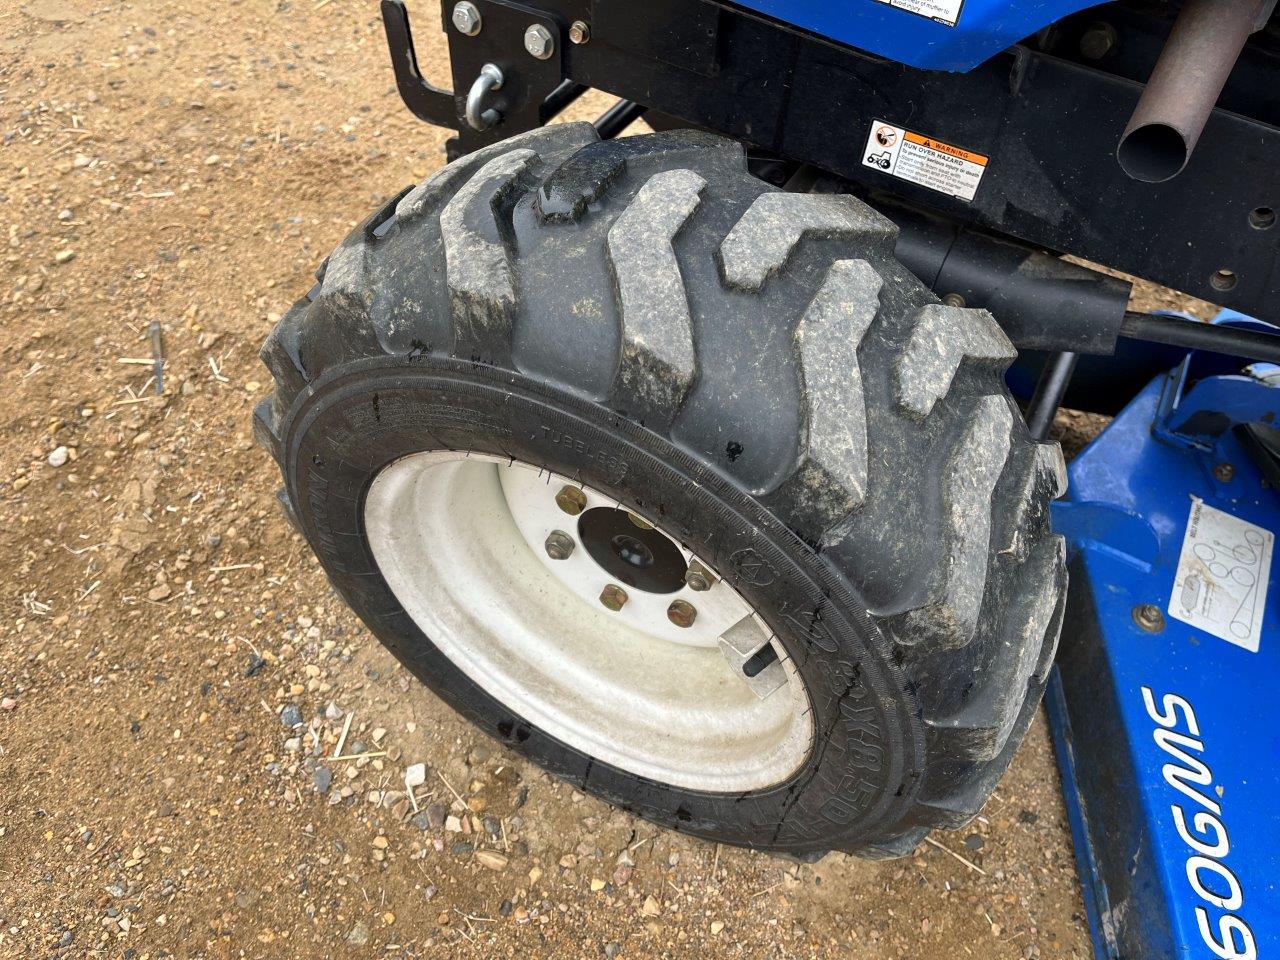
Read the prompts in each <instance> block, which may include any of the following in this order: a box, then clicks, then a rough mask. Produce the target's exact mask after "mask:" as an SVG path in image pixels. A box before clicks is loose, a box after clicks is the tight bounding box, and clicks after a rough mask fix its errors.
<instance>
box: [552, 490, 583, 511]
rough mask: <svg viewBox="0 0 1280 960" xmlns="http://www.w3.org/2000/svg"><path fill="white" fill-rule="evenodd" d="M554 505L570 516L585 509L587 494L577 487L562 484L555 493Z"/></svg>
mask: <svg viewBox="0 0 1280 960" xmlns="http://www.w3.org/2000/svg"><path fill="white" fill-rule="evenodd" d="M556 506H558V507H559V508H560V509H561V510H563V511H564V512H565V513H567V514H569V516H571V517H576V516H577V515H578V514H580V513H581V512H582V511H583V510H585V509H587V495H586V494H585V493H583V492H582V491H581V490H579V489H578V488H577V487H570V486H563V487H561V488H560V492H559V493H557V494H556Z"/></svg>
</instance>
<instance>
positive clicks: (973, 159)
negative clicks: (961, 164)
mask: <svg viewBox="0 0 1280 960" xmlns="http://www.w3.org/2000/svg"><path fill="white" fill-rule="evenodd" d="M905 139H906V140H908V141H910V142H911V143H918V144H919V145H920V146H922V147H926V148H927V149H929V150H938V151H941V152H942V153H949V154H951V156H953V157H959V158H960V159H961V160H968V161H969V162H970V163H976V164H977V165H978V166H980V167H985V166H986V165H987V158H986V157H984V156H983V155H982V154H980V153H973V152H971V151H969V150H961V149H960V148H959V147H953V146H952V145H951V144H949V143H943V142H942V141H941V140H934V139H933V138H932V137H922V136H920V134H918V133H912V132H911V131H910V130H908V131H907V133H906V137H905Z"/></svg>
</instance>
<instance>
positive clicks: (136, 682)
mask: <svg viewBox="0 0 1280 960" xmlns="http://www.w3.org/2000/svg"><path fill="white" fill-rule="evenodd" d="M414 13H415V14H416V19H417V21H418V22H419V30H418V32H419V44H420V48H421V52H422V55H423V60H424V63H426V64H427V65H428V66H429V69H430V72H431V73H432V74H433V75H435V76H437V77H439V78H440V79H441V80H443V79H444V78H445V76H446V71H445V70H443V69H442V68H441V66H440V61H441V58H442V57H443V55H444V53H443V51H444V47H443V42H442V40H441V38H440V37H439V36H438V34H437V31H436V29H435V27H434V25H435V24H436V23H438V22H439V21H438V10H437V8H436V7H435V6H434V4H431V3H427V2H418V3H416V4H415V5H414ZM600 105H601V101H600V100H599V99H596V100H595V101H594V102H592V103H586V104H583V105H581V113H583V114H584V115H590V114H591V113H592V112H593V110H594V109H598V108H599V107H600ZM0 132H2V134H3V149H2V150H0V218H2V219H3V223H4V228H5V235H6V238H7V243H8V248H7V250H6V253H5V258H4V264H3V271H2V274H0V276H2V281H3V282H2V284H0V317H3V322H2V326H0V351H2V352H3V358H4V362H3V365H2V367H0V376H2V377H3V395H0V557H2V558H3V559H0V605H2V606H3V610H4V614H5V615H4V617H3V619H2V621H0V630H3V641H2V643H0V697H3V699H2V700H0V956H2V957H49V956H58V957H81V956H93V957H98V956H102V957H122V958H139V960H145V958H158V957H169V956H173V957H193V958H195V957H208V958H230V957H342V956H367V957H372V956H391V957H427V956H437V957H454V956H457V957H470V956H495V957H514V956H534V957H543V956H545V957H596V956H603V957H610V958H612V957H623V958H640V957H685V956H692V955H695V954H697V955H702V956H711V957H738V956H743V957H747V956H750V957H850V958H862V957H866V958H871V957H876V958H881V957H913V958H922V960H942V958H947V960H952V958H956V957H970V956H973V957H982V958H984V960H985V958H1014V957H1035V956H1041V957H1047V958H1049V957H1051V958H1058V957H1062V958H1067V957H1078V958H1084V957H1086V956H1088V953H1089V950H1088V940H1087V931H1086V928H1085V926H1084V923H1083V921H1082V916H1081V914H1082V908H1081V903H1080V895H1079V890H1078V886H1077V883H1076V879H1075V873H1074V866H1073V861H1072V854H1071V847H1070V842H1069V836H1068V833H1067V829H1066V824H1065V817H1064V812H1063V807H1062V803H1061V801H1060V799H1059V793H1058V790H1059V786H1058V778H1057V773H1056V770H1055V768H1054V765H1053V759H1052V754H1051V750H1050V748H1049V743H1048V737H1047V733H1046V728H1045V725H1044V722H1043V720H1039V721H1037V723H1036V725H1035V727H1034V728H1033V730H1032V732H1031V735H1030V736H1029V738H1028V740H1027V743H1026V745H1025V747H1024V748H1023V750H1022V751H1021V753H1020V754H1019V756H1018V758H1017V760H1016V762H1015V763H1014V766H1013V769H1012V771H1011V772H1010V774H1009V776H1008V777H1007V778H1006V779H1005V781H1004V782H1003V783H1002V784H1001V786H1000V787H999V789H998V791H997V793H996V795H995V797H994V798H993V799H992V801H991V803H990V804H989V805H988V807H987V809H986V811H985V813H984V815H983V816H982V817H980V818H979V819H978V820H977V821H975V823H974V824H973V825H972V826H971V827H970V828H967V829H966V830H964V831H960V832H958V833H954V834H946V833H941V834H938V835H937V836H936V838H935V840H934V841H933V843H932V844H931V845H926V846H923V847H922V848H921V849H920V850H919V851H918V853H917V854H916V855H915V856H914V857H911V858H909V859H906V860H902V861H897V862H891V863H879V864H875V863H866V862H861V861H856V860H852V859H849V858H846V857H843V856H831V857H828V858H827V859H825V860H824V861H822V862H820V863H819V864H817V865H814V866H799V865H795V864H793V863H790V862H787V861H783V860H778V859H775V858H771V857H768V856H763V855H756V854H752V853H749V852H744V851H738V850H730V849H721V848H717V847H715V846H713V845H710V844H706V843H702V842H698V841H694V840H690V839H688V838H684V837H680V836H677V835H675V834H671V833H667V832H664V831H660V830H657V829H655V828H653V827H652V826H650V825H648V824H647V823H644V822H642V821H637V820H635V819H633V818H631V817H629V816H626V815H623V814H621V813H619V812H616V811H612V810H610V809H609V808H608V807H606V806H605V805H603V804H601V803H598V802H596V801H594V800H592V799H590V798H585V797H583V796H581V795H579V794H576V793H575V792H574V791H572V790H571V789H569V788H567V787H565V786H563V785H561V784H558V783H556V782H553V781H551V780H550V779H549V778H548V777H546V776H545V775H543V774H541V773H540V772H539V771H538V770H537V769H536V768H533V767H530V766H528V765H526V764H524V763H522V762H520V761H519V760H518V759H516V758H515V757H513V756H510V755H507V754H505V753H504V752H503V751H502V750H501V749H500V748H498V747H496V746H495V745H494V744H492V743H490V742H488V741H487V740H485V739H484V738H483V737H481V736H479V735H477V734H475V733H474V732H473V731H472V730H471V728H470V727H469V726H468V725H467V724H465V723H463V722H462V721H460V720H459V719H457V718H456V717H455V716H454V715H453V714H452V713H451V712H450V711H449V710H447V709H446V708H445V707H443V706H442V705H441V704H440V703H439V702H437V701H436V700H435V699H434V698H433V697H432V696H431V695H429V694H428V693H426V692H425V691H424V690H422V689H420V688H419V687H418V686H417V685H416V684H415V683H412V682H411V681H410V678H409V676H408V675H407V674H406V672H405V671H403V670H402V669H400V668H399V667H398V666H397V665H396V664H395V663H394V661H393V660H392V659H391V657H390V656H389V655H387V654H386V653H384V652H383V651H382V649H381V648H380V647H379V646H378V645H377V644H376V643H375V642H374V641H373V640H372V639H371V638H370V636H369V634H368V633H367V632H366V631H365V630H364V629H362V627H361V626H360V624H359V623H358V622H357V621H356V620H355V618H354V617H353V616H352V615H351V614H349V613H348V612H347V611H346V610H345V609H344V607H343V606H342V604H341V603H340V602H339V601H338V600H337V599H336V597H335V596H334V595H333V593H332V592H331V591H330V589H329V588H328V586H327V583H326V581H325V579H324V577H323V576H322V574H321V573H320V571H319V569H318V567H317V565H316V564H315V562H314V561H313V560H312V558H311V555H310V553H309V551H308V550H307V548H306V547H305V546H304V544H303V543H302V542H301V541H300V540H299V539H298V538H297V537H296V536H295V535H294V534H293V533H292V532H291V530H290V529H289V528H288V526H287V525H286V523H285V521H284V520H283V518H282V517H281V515H280V514H279V512H278V510H277V509H276V504H275V501H274V497H273V491H274V490H275V487H276V485H277V483H278V477H277V474H276V471H275V469H274V467H273V466H272V465H271V464H270V463H269V462H268V458H267V457H266V455H265V454H263V453H262V452H261V451H260V450H258V449H257V448H256V447H255V446H254V445H253V443H252V441H251V430H250V411H251V408H252V405H253V403H254V402H255V401H256V400H258V399H259V398H261V396H262V395H263V393H264V391H265V390H266V389H268V384H267V375H266V371H265V370H264V369H263V368H262V367H261V366H260V365H259V363H258V360H257V356H256V354H257V350H258V347H259V345H260V343H261V341H262V340H263V338H264V337H265V336H266V334H267V331H268V330H269V329H270V326H271V324H272V323H274V321H275V320H276V319H278V317H279V315H280V314H281V313H282V312H283V311H284V310H285V309H286V307H287V306H288V304H289V303H290V302H291V300H292V299H293V298H294V297H295V296H297V295H299V294H300V293H302V292H303V291H305V290H306V288H307V287H308V286H309V284H310V276H311V272H312V270H313V269H314V268H315V267H316V265H317V264H318V263H319V261H320V260H321V259H322V258H323V256H324V255H325V254H326V253H327V252H328V251H329V250H330V249H331V248H332V247H333V246H334V245H335V244H336V243H337V242H338V241H339V240H340V239H341V237H342V236H343V235H344V234H345V233H346V231H347V230H348V229H350V227H351V226H353V225H354V224H355V223H356V222H357V221H358V220H359V219H362V218H363V217H364V215H365V214H366V213H367V212H368V211H370V210H371V209H373V208H374V206H375V205H377V204H378V203H380V202H381V201H382V200H383V199H384V198H385V197H386V196H389V195H391V194H393V193H395V192H396V191H397V190H398V189H399V188H400V187H402V186H404V185H406V184H408V183H412V182H414V181H416V180H418V179H420V178H421V177H423V176H424V175H426V174H428V173H430V172H431V171H432V170H433V169H435V168H436V167H437V166H438V165H439V164H440V162H441V150H440V148H441V145H442V143H443V139H444V136H443V134H442V133H441V132H440V131H438V130H435V129H432V128H429V127H427V126H425V125H423V124H421V123H418V122H417V121H415V120H413V118H412V117H411V116H410V115H409V114H408V112H407V111H406V110H405V109H404V108H403V106H402V105H401V103H400V101H399V100H398V98H397V97H396V95H395V93H394V89H393V84H392V77H391V72H390V69H389V67H388V64H387V58H386V55H385V52H384V48H383V39H382V31H381V26H380V22H379V20H378V17H377V11H376V6H375V4H373V3H372V2H364V0H362V2H358V3H357V2H355V0H333V2H327V3H325V2H321V3H316V2H314V0H198V2H197V0H154V2H147V3H127V2H119V0H10V2H8V3H5V4H3V5H0ZM153 321H159V322H160V324H161V325H162V329H163V341H164V352H165V355H166V357H167V366H166V368H165V376H164V394H163V396H159V397H157V396H156V395H155V393H154V381H153V380H152V379H151V378H152V369H151V365H150V359H149V358H150V357H151V355H152V351H151V343H150V339H149V333H148V330H149V324H151V323H152V322H153ZM1062 424H1063V425H1064V426H1065V427H1069V428H1071V429H1072V430H1074V432H1075V433H1077V434H1078V433H1079V431H1080V430H1081V429H1086V430H1087V429H1091V428H1092V427H1093V426H1094V424H1092V423H1091V421H1088V420H1072V419H1070V418H1069V417H1067V418H1064V420H1063V421H1062ZM339 740H341V741H342V754H343V755H348V756H350V755H359V759H355V760H350V761H342V762H330V761H328V760H327V759H322V757H323V758H327V757H330V756H334V755H335V750H336V748H337V747H338V746H339V743H338V742H339ZM416 764H424V765H425V768H424V769H422V771H421V772H422V774H423V777H424V782H423V783H422V784H421V786H418V787H417V788H416V799H415V801H413V802H411V801H410V799H409V798H408V796H407V795H406V792H405V791H406V773H408V774H410V776H412V775H413V774H414V773H415V772H417V770H416V769H415V767H414V765H416ZM412 803H416V804H417V808H418V809H416V810H415V809H414V807H413V805H412Z"/></svg>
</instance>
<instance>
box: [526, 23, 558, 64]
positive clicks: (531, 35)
mask: <svg viewBox="0 0 1280 960" xmlns="http://www.w3.org/2000/svg"><path fill="white" fill-rule="evenodd" d="M524 48H525V50H527V51H528V53H529V56H531V57H537V58H538V59H539V60H550V59H551V55H552V54H553V53H555V52H556V38H555V37H553V36H552V35H551V31H550V30H548V29H547V28H546V27H544V26H543V25H542V24H540V23H535V24H534V25H533V26H531V27H530V28H529V29H528V30H526V31H525V32H524Z"/></svg>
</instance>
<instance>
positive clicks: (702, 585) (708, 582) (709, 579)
mask: <svg viewBox="0 0 1280 960" xmlns="http://www.w3.org/2000/svg"><path fill="white" fill-rule="evenodd" d="M684 582H685V584H686V585H687V586H688V587H689V589H690V590H697V591H698V592H699V593H701V592H702V591H703V590H710V589H711V588H712V587H714V586H715V585H716V578H715V577H713V576H712V575H711V571H710V570H708V569H707V568H706V567H704V566H703V565H702V564H700V563H699V562H698V561H697V560H690V561H689V569H688V570H686V571H685V574H684Z"/></svg>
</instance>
